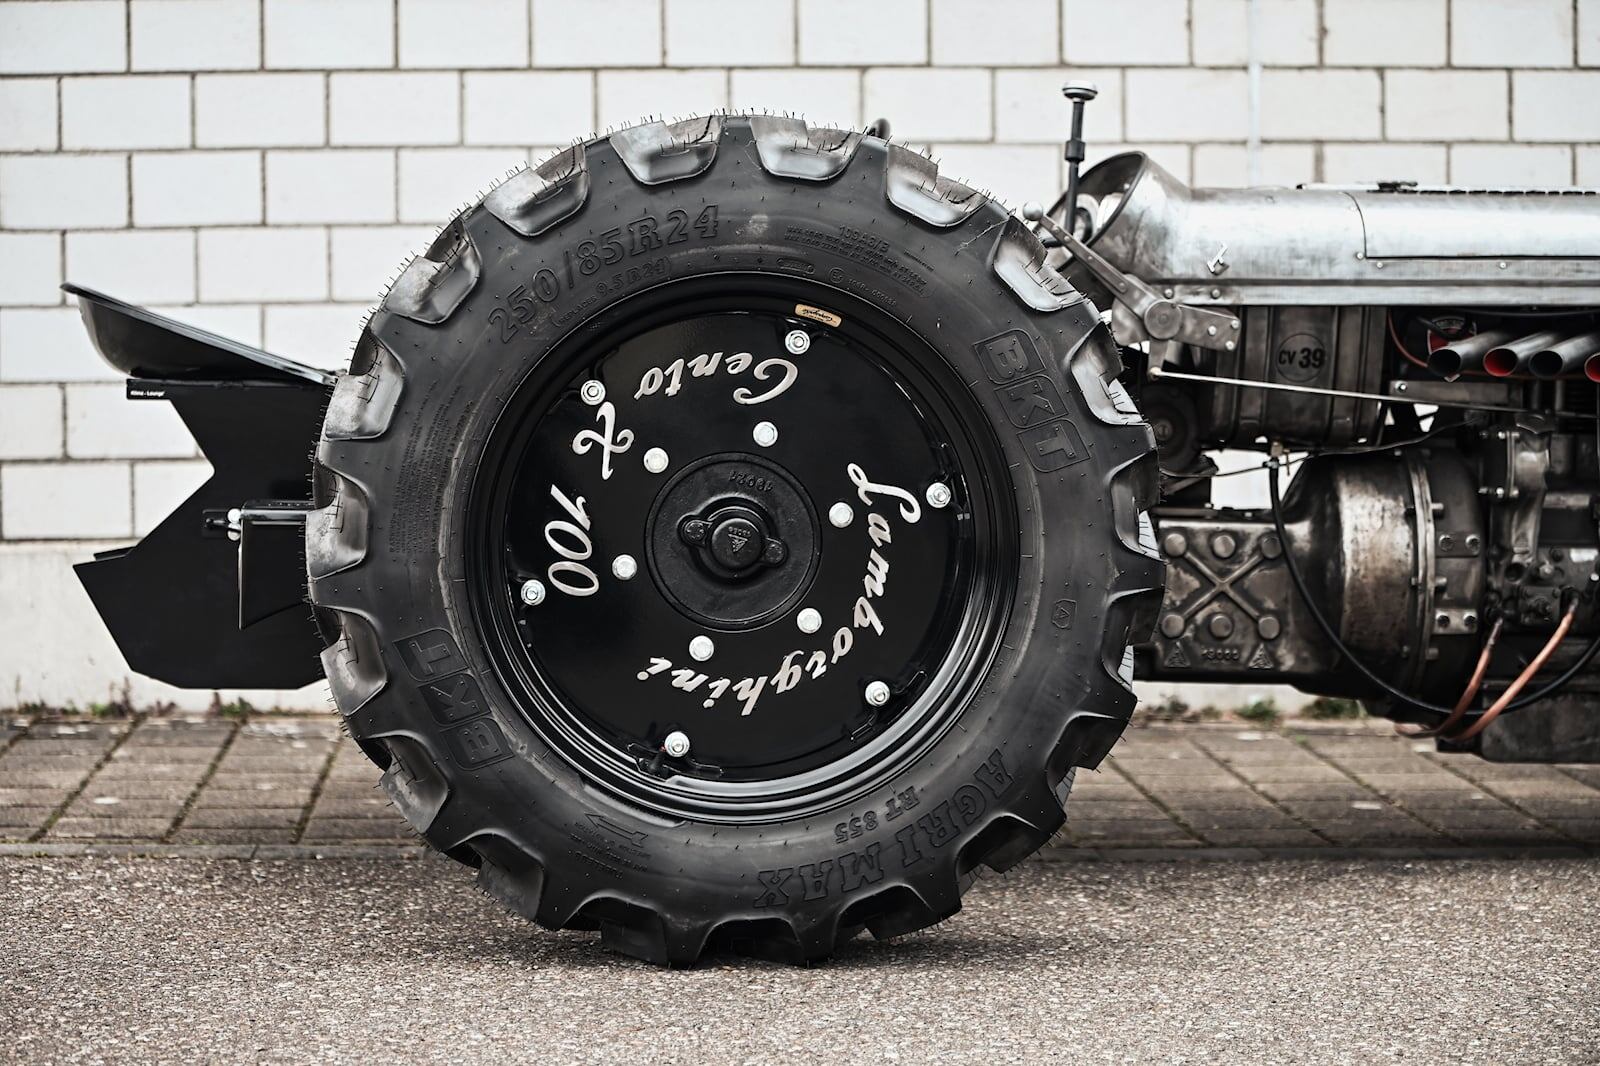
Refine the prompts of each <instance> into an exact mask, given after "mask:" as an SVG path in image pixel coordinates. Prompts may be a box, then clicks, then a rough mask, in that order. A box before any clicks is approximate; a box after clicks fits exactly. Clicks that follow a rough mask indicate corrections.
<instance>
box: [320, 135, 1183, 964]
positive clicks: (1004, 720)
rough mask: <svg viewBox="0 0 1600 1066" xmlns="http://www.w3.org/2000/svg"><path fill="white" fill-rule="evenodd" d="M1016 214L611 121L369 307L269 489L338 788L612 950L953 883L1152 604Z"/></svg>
mask: <svg viewBox="0 0 1600 1066" xmlns="http://www.w3.org/2000/svg"><path fill="white" fill-rule="evenodd" d="M1043 261H1044V252H1043V249H1042V248H1041V247H1040V245H1039V243H1038V242H1037V241H1036V240H1035V238H1034V237H1033V236H1032V234H1031V233H1029V231H1028V230H1027V228H1026V227H1025V226H1024V225H1023V224H1022V223H1021V222H1020V221H1019V220H1018V219H1016V218H1015V217H1013V216H1012V215H1010V214H1009V213H1008V212H1007V211H1005V210H1004V209H1003V208H1001V207H1000V206H999V205H997V204H996V203H994V202H993V201H991V200H989V199H987V198H985V197H984V196H982V195H980V194H978V193H976V192H974V191H972V190H971V189H969V188H967V187H965V186H963V185H960V184H958V183H956V182H953V181H951V180H949V179H947V178H944V177H941V176H939V175H938V173H937V171H936V168H935V167H934V165H933V164H932V163H931V162H930V161H929V160H927V159H925V158H924V157H922V156H920V155H918V154H916V153H914V152H911V151H909V150H907V149H905V148H902V147H898V146H895V145H891V144H888V143H885V142H884V141H882V140H879V139H877V138H874V137H869V136H865V135H861V134H857V133H852V132H848V131H839V130H826V129H812V128H810V127H808V126H806V125H805V124H804V123H802V122H800V121H798V120H793V119H786V118H775V117H767V116H756V117H748V118H746V117H733V116H718V117H710V118H700V119H693V120H688V121H684V122H678V123H674V124H671V125H667V124H663V123H651V124H647V125H641V126H636V127H632V128H629V129H624V130H621V131H619V132H616V133H613V134H611V135H610V136H609V137H604V138H597V139H594V140H591V141H588V142H587V143H583V144H578V145H575V146H574V147H572V148H571V149H569V150H566V151H564V152H562V153H560V154H559V155H557V156H556V157H555V158H553V159H551V160H549V161H548V162H546V163H545V164H543V165H542V166H540V167H539V168H538V169H536V170H530V171H526V172H522V173H519V174H517V175H515V176H513V177H511V178H510V179H508V180H507V181H505V182H504V183H502V184H501V185H499V186H498V187H497V188H495V189H494V190H493V191H491V192H490V193H489V194H488V195H487V196H486V197H484V199H483V201H482V202H481V203H479V204H478V205H477V206H475V207H473V208H471V209H469V210H467V211H466V212H464V213H463V214H462V215H461V216H460V217H458V218H457V219H456V220H455V221H454V222H453V223H451V224H450V226H448V227H447V228H446V229H445V231H444V232H443V234H442V235H441V236H440V238H439V239H438V240H437V241H436V242H435V243H434V245H433V246H432V247H431V248H430V249H429V250H428V251H427V252H426V253H425V256H424V257H423V258H420V259H418V260H416V261H414V262H413V263H412V264H411V265H410V266H408V267H407V268H406V270H405V271H404V272H403V273H402V275H401V276H400V278H399V280H398V281H397V282H396V284H395V285H394V286H393V288H392V289H391V290H390V292H389V293H388V295H387V296H386V298H385V299H384V301H383V303H382V306H381V308H380V309H379V310H378V311H377V312H376V313H375V314H374V315H373V317H372V319H371V321H370V322H369V324H368V326H367V328H366V330H365V331H364V333H363V335H362V337H361V339H360V342H359V344H358V346H357V350H356V355H355V359H354V361H353V364H352V366H351V369H350V372H349V373H348V374H347V375H346V376H345V377H344V378H343V379H342V380H341V381H340V383H339V385H338V386H337V388H336V390H335V394H334V398H333V401H332V403H331V405H330V407H329V410H328V414H327V420H326V425H325V427H324V430H323V435H322V440H321V443H320V445H319V447H318V451H317V493H318V502H319V503H320V504H321V506H320V508H319V509H318V510H317V511H316V512H314V514H313V515H312V517H311V520H310V521H309V522H308V528H307V563H308V568H309V574H310V595H311V599H312V601H313V603H314V604H315V606H316V608H317V611H318V616H319V619H320V620H321V622H322V624H323V626H324V629H325V631H326V633H327V635H328V638H329V646H328V649H327V651H326V652H325V654H324V666H325V669H326V672H327V675H328V678H329V681H330V683H331V685H332V689H333V693H334V696H335V699H336V700H337V702H338V705H339V708H340V710H341V711H342V712H343V715H344V717H345V720H346V722H347V723H348V726H349V729H350V731H351V733H352V734H353V736H354V737H355V738H356V739H357V740H358V741H359V742H360V743H361V745H362V746H363V748H364V749H365V750H366V751H367V753H368V754H369V755H371V756H372V758H373V759H374V760H375V761H376V762H377V763H378V764H379V765H380V766H382V767H383V768H384V773H383V787H384V788H385V789H386V790H387V792H388V794H389V796H390V797H391V798H392V799H393V801H394V803H395V804H396V806H397V807H398V808H399V810H400V811H401V813H402V814H404V816H405V817H406V819H407V820H408V821H409V822H410V823H411V824H412V825H413V826H414V827H415V828H416V829H417V831H418V832H419V833H421V834H422V835H423V836H425V837H426V838H427V840H428V841H429V842H430V843H431V844H432V845H433V846H435V847H437V848H439V849H440V850H442V851H444V852H446V853H448V854H450V855H452V856H454V857H456V858H458V859H460V860H462V861H463V862H466V863H468V864H470V865H472V866H475V867H477V868H478V871H479V873H478V877H479V880H480V882H481V884H482V885H483V887H484V888H485V889H486V890H487V891H489V892H490V893H491V894H493V895H494V896H496V897H497V898H499V899H501V900H503V901H504V902H506V903H507V904H509V905H510V906H511V907H513V908H514V909H516V910H517V911H519V912H521V913H523V914H525V915H527V916H528V917H529V918H531V919H533V920H535V921H536V922H538V923H539V924H541V925H543V926H546V927H548V928H551V929H563V928H580V929H598V930H599V931H600V932H601V935H602V940H603V943H605V944H606V945H607V946H610V947H613V948H615V949H618V950H621V951H624V952H627V953H629V954H632V955H636V956H639V957H641V958H645V959H649V960H653V961H656V962H664V963H687V962H692V961H693V960H695V959H697V958H698V957H700V955H701V954H702V953H703V952H704V951H705V950H707V948H708V947H731V948H736V949H741V950H749V951H755V952H759V953H763V954H778V955H783V956H788V957H791V958H794V959H797V960H813V959H818V958H821V957H824V956H826V955H828V954H829V953H831V952H832V951H833V950H834V949H835V948H836V946H837V945H838V944H840V943H841V942H842V941H843V940H845V939H846V938H848V937H850V936H852V935H854V934H856V933H857V932H859V931H860V930H861V929H863V928H865V929H867V930H870V931H871V932H872V933H873V934H875V935H877V936H880V937H881V936H890V935H895V934H899V933H905V932H909V931H911V930H914V929H920V928H922V927H925V926H928V925H931V924H933V923H935V922H938V921H940V920H941V919H943V918H945V917H947V916H949V915H951V914H953V913H954V912H955V911H956V910H958V909H959V906H960V897H961V891H962V889H963V888H964V887H965V885H966V884H967V883H968V882H969V881H970V880H971V878H972V877H973V876H974V875H975V873H976V872H977V870H978V869H979V867H988V868H991V869H995V870H1003V869H1005V868H1007V867H1009V866H1011V865H1013V864H1015V863H1017V862H1019V861H1021V860H1022V859H1023V858H1025V857H1026V856H1028V855H1030V854H1031V853H1032V852H1034V851H1035V850H1036V849H1038V848H1039V847H1040V846H1041V845H1043V844H1044V843H1045V842H1046V841H1047V840H1048V839H1049V838H1050V836H1051V835H1052V834H1053V833H1054V832H1055V831H1056V830H1057V829H1058V828H1059V827H1060V826H1061V824H1062V819H1063V814H1062V802H1063V801H1064V799H1065V796H1066V791H1067V788H1068V787H1069V786H1070V782H1071V777H1072V772H1073V769H1074V768H1075V767H1080V766H1093V765H1095V764H1097V763H1098V762H1099V761H1100V759H1101V758H1102V757H1103V756H1104V755H1105V753H1106V751H1107V749H1108V748H1109V747H1110V745H1111V744H1112V743H1113V742H1114V741H1115V740H1116V738H1117V737H1118V735H1119V734H1120V732H1121V730H1122V727H1123V725H1124V723H1125V722H1126V720H1127V718H1128V715H1129V713H1130V711H1131V708H1132V699H1133V698H1132V693H1131V691H1130V689H1129V687H1128V683H1129V680H1130V673H1131V665H1130V664H1131V657H1130V653H1129V651H1128V645H1129V642H1130V641H1131V640H1137V639H1142V638H1143V636H1144V635H1145V633H1146V627H1147V625H1148V621H1149V616H1150V614H1151V612H1152V611H1153V610H1154V607H1155V605H1156V603H1157V602H1158V600H1159V594H1160V593H1159V589H1160V575H1161V565H1160V562H1159V559H1158V558H1157V557H1156V555H1155V553H1154V550H1153V546H1152V545H1151V544H1150V534H1149V523H1148V520H1147V518H1146V517H1145V509H1146V508H1148V507H1149V506H1150V505H1151V504H1152V503H1153V502H1154V486H1155V467H1154V462H1153V460H1154V448H1153V440H1152V437H1151V434H1150V431H1149V429H1148V427H1147V426H1146V425H1145V424H1144V423H1143V422H1142V421H1141V420H1140V418H1139V416H1138V414H1137V413H1136V412H1135V411H1134V410H1133V408H1132V405H1131V404H1130V403H1129V402H1128V400H1127V396H1126V394H1125V393H1124V392H1123V390H1122V389H1121V387H1120V385H1119V384H1118V383H1117V381H1116V376H1117V374H1118V373H1120V371H1121V364H1120V361H1119V358H1118V353H1117V349H1116V347H1115V345H1114V343H1113V342H1112V340H1111V337H1110V334H1109V333H1108V331H1107V330H1106V328H1105V327H1104V326H1103V325H1101V324H1100V322H1099V320H1098V318H1097V315H1096V312H1095V309H1094V308H1093V307H1092V306H1091V305H1090V304H1089V303H1088V302H1087V301H1086V300H1085V299H1083V298H1082V297H1081V296H1080V295H1079V294H1077V293H1076V292H1074V291H1073V290H1072V289H1071V288H1070V287H1069V286H1068V285H1067V284H1066V283H1065V282H1064V281H1063V280H1062V279H1061V278H1060V277H1059V276H1058V275H1056V274H1055V273H1054V272H1052V271H1050V270H1049V269H1048V268H1046V267H1045V266H1044V265H1043Z"/></svg>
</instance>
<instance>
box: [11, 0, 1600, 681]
mask: <svg viewBox="0 0 1600 1066" xmlns="http://www.w3.org/2000/svg"><path fill="white" fill-rule="evenodd" d="M1249 11H1250V0H1140V2H1139V3H1137V4H1118V3H1114V2H1112V0H989V2H986V3H976V2H973V0H873V2H871V3H864V2H862V0H583V2H579V0H474V2H472V3H470V4H467V3H462V2H461V0H0V540H6V539H12V540H27V541H40V540H43V541H52V540H56V539H59V538H126V537H128V536H130V535H132V534H133V533H135V532H143V531H145V530H148V529H150V528H151V527H152V526H153V525H154V524H155V523H156V522H158V521H160V519H161V517H162V515H163V514H164V513H165V512H166V510H167V509H169V508H170V507H171V506H172V505H173V504H174V503H176V502H177V501H178V500H180V499H182V498H183V496H184V495H186V494H187V493H188V492H190V491H192V489H193V488H194V486H195V485H197V484H198V483H199V482H200V480H202V479H203V478H204V476H205V471H206V466H205V464H204V462H203V461H201V460H198V459H196V458H194V449H193V444H192V442H191V441H190V440H189V438H188V436H187V434H185V433H184V431H183V429H182V427H181V426H180V425H179V424H178V422H177V420H176V419H175V418H174V417H173V416H172V412H171V411H170V410H168V409H166V408H165V407H164V406H163V405H160V404H144V403H127V402H125V401H124V400H123V399H122V398H121V387H120V384H119V383H118V379H117V375H116V373H115V372H114V371H112V370H110V369H109V368H108V367H106V366H105V365H104V364H102V363H101V362H100V361H99V359H98V358H97V357H96V356H95V355H94V353H93V351H92V349H91V348H90V346H89V344H88V341H87V339H86V337H85V335H84V332H83V328H82V324H81V322H80V320H79V318H78V314H77V311H76V309H75V308H74V307H72V306H71V305H70V303H69V302H68V301H65V300H64V299H63V298H62V296H61V294H60V292H59V286H60V284H61V282H62V281H63V280H72V281H76V282H80V283H85V284H89V285H93V286H96V287H100V288H105V289H107V290H109V291H111V292H113V293H114V294H116V295H119V296H123V297H125V298H131V299H134V300H137V301H141V302H146V303H149V304H151V305H153V306H155V307H156V308H157V309H159V310H161V311H162V312H163V313H167V314H172V315H174V316H176V317H179V318H181V319H183V320H185V321H189V322H193V323H195V324H197V325H200V326H203V327H204V328H207V329H212V330H215V331H218V332H221V333H224V334H227V335H229V336H233V337H237V338H238V339H240V340H243V341H245V342H247V343H253V344H265V345H266V346H267V347H269V348H272V349H274V350H277V351H280V352H282V353H283V354H285V355H289V356H294V357H298V358H303V359H306V360H308V361H311V362H314V363H316V364H318V365H320V366H327V367H337V366H340V365H342V362H343V361H344V360H345V359H347V358H348V354H349V350H350V344H351V341H352V339H353V336H354V333H355V331H356V328H357V326H358V324H359V322H360V321H361V318H362V316H363V315H364V314H365V313H366V308H367V307H368V306H370V304H371V302H372V301H373V299H374V298H375V297H376V296H377V294H378V293H379V292H381V291H382V289H383V287H384V285H385V284H386V283H387V282H388V281H389V280H390V279H392V277H393V276H394V274H395V272H396V270H397V269H398V268H399V266H400V264H401V263H402V262H403V261H404V260H405V259H406V258H407V257H408V256H409V255H410V254H412V253H414V252H416V251H418V250H420V249H421V248H422V247H423V246H424V245H426V243H427V242H428V240H429V239H430V238H431V237H432V235H433V234H434V233H435V232H437V227H438V226H439V225H440V224H441V223H442V222H444V221H446V220H447V219H448V218H449V217H450V215H451V214H452V213H453V212H454V211H456V210H457V209H458V208H459V207H461V206H462V205H463V204H464V203H466V202H469V201H470V200H472V199H473V198H475V197H476V196H478V195H479V194H480V193H481V192H482V191H483V190H484V189H485V188H486V187H487V186H488V185H489V184H490V183H491V182H493V181H495V180H496V179H498V178H500V177H503V176H504V175H505V173H506V172H507V171H508V170H510V169H512V168H515V167H518V166H521V165H524V164H525V163H527V162H528V161H529V160H537V159H539V158H541V157H543V156H544V155H546V154H548V153H549V152H550V151H551V150H552V148H553V146H558V145H561V144H563V143H565V142H567V141H569V140H570V139H572V138H574V137H578V136H583V135H585V134H587V133H589V132H590V131H592V130H595V129H602V130H603V129H605V128H606V127H608V126H611V125H615V124H619V123H625V122H632V121H636V120H638V119H639V118H641V117H643V116H646V115H669V116H671V115H679V114H687V113H690V112H703V111H706V110H708V109H714V108H719V107H725V106H731V107H737V108H767V109H773V110H783V111H796V112H800V113H803V114H806V115H808V116H809V117H812V118H814V119H818V120H823V121H829V122H836V123H853V124H860V123H864V122H866V121H869V120H870V119H872V118H874V117H876V116H877V115H880V114H883V115H887V116H888V117H889V118H890V119H891V121H892V122H893V123H894V127H895V131H896V135H897V136H900V137H905V138H908V139H910V140H912V141H913V142H915V143H918V144H921V145H926V146H929V147H931V149H932V151H933V152H934V154H935V155H937V156H939V157H941V159H942V160H943V163H944V166H945V168H946V169H947V170H948V171H950V172H952V173H954V174H957V175H958V176H964V177H966V178H968V179H970V180H971V181H972V182H973V183H974V184H977V185H980V186H983V187H987V188H989V189H991V190H992V191H994V192H995V193H996V194H998V195H1000V196H1001V197H1003V198H1004V199H1005V200H1007V201H1008V202H1011V203H1018V202H1020V201H1023V200H1027V199H1047V198H1050V197H1053V196H1054V195H1055V194H1056V192H1057V191H1058V189H1059V186H1060V182H1061V176H1062V162H1061V146H1060V139H1061V136H1062V135H1063V133H1064V131H1065V127H1066V123H1067V119H1068V114H1069V109H1068V107H1067V104H1066V102H1065V101H1064V100H1063V99H1062V97H1061V94H1060V86H1061V83H1062V82H1063V81H1065V80H1067V79H1069V78H1086V79H1089V80H1092V81H1094V82H1096V83H1098V84H1099V86H1100V89H1101V95H1100V98H1099V100H1097V101H1096V102H1095V103H1094V104H1093V105H1091V107H1090V109H1089V117H1088V126H1087V137H1088V140H1089V142H1090V155H1091V160H1092V159H1097V158H1103V157H1105V156H1106V155H1109V154H1111V153H1113V152H1116V151H1123V150H1127V149H1129V148H1134V147H1137V148H1139V149H1141V150H1144V151H1148V152H1150V153H1151V154H1152V155H1153V156H1155V158H1156V159H1157V160H1158V161H1160V162H1161V163H1162V165H1163V166H1166V167H1167V168H1168V169H1170V170H1172V171H1173V172H1174V173H1175V174H1177V175H1178V176H1180V177H1182V178H1185V179H1192V180H1195V181H1197V182H1201V183H1208V184H1224V185H1228V184H1240V183H1243V182H1244V181H1245V180H1246V179H1247V176H1248V175H1249V174H1250V173H1251V172H1252V160H1251V158H1250V156H1249V153H1248V151H1247V149H1246V144H1245V142H1246V138H1247V136H1248V134H1249V131H1250V128H1251V125H1250V116H1249V112H1248V103H1249V89H1248V77H1247V74H1246V64H1247V62H1248V60H1249V40H1248V35H1247V27H1248V25H1249ZM1258 14H1259V18H1258V20H1257V24H1256V29H1257V35H1258V37H1257V39H1258V43H1259V52H1258V55H1259V59H1260V61H1261V63H1262V66H1263V71H1262V75H1261V111H1260V114H1259V116H1258V119H1259V123H1258V128H1259V130H1260V133H1261V136H1262V138H1263V143H1262V145H1261V148H1260V150H1259V154H1258V155H1257V157H1256V158H1255V160H1254V165H1255V172H1257V173H1259V174H1260V175H1261V177H1262V178H1263V179H1264V180H1266V181H1269V182H1273V183H1284V184H1292V183H1295V182H1300V181H1363V180H1367V181H1370V180H1376V179H1383V178H1414V179H1417V180H1420V181H1425V182H1445V181H1450V182H1457V183H1462V184H1467V185H1516V184H1526V185H1549V186H1561V185H1568V184H1572V183H1574V182H1578V183H1582V184H1588V185H1600V104H1597V103H1596V101H1600V0H1259V7H1258ZM62 543H67V542H66V541H62ZM71 543H74V544H76V543H77V541H76V540H73V541H72V542H71ZM46 547H48V546H46ZM28 550H30V551H31V550H32V548H28ZM21 558H23V555H21V554H16V553H12V554H10V555H6V554H3V553H0V588H14V587H15V586H16V584H17V582H18V581H20V580H22V579H21V578H18V577H17V574H18V573H21V571H20V570H18V571H16V572H15V573H10V572H5V570H4V568H5V567H6V566H7V565H9V564H8V562H7V560H12V559H18V560H20V559H21ZM29 558H30V559H31V558H33V556H29ZM17 565H18V566H21V564H20V563H18V564H17ZM29 565H32V564H31V563H30V564H29ZM29 572H30V573H32V572H33V571H29ZM29 580H31V579H29ZM8 582H9V584H8ZM100 647H101V651H103V645H102V646H100ZM97 654H98V653H97ZM104 659H105V657H104V656H103V655H101V657H100V658H99V659H96V660H95V662H96V664H98V665H94V666H93V667H92V669H95V670H101V671H105V670H108V669H118V668H119V667H114V666H105V665H104V664H103V661H104ZM84 668H85V669H90V668H91V667H88V666H86V667H84ZM13 681H14V679H12V678H10V677H9V676H6V674H5V671H4V670H0V692H8V691H13V690H15V684H14V683H13ZM3 703H4V699H3V698H0V704H3Z"/></svg>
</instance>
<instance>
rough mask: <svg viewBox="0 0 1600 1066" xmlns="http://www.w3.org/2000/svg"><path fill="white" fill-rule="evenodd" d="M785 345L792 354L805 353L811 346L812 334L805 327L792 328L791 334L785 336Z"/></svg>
mask: <svg viewBox="0 0 1600 1066" xmlns="http://www.w3.org/2000/svg"><path fill="white" fill-rule="evenodd" d="M783 346H784V347H785V348H787V349H789V354H791V355H804V354H806V351H807V350H808V349H809V348H810V347H811V334H809V333H807V332H806V331H805V330H803V329H791V330H790V331H789V335H788V336H787V337H785V338H783Z"/></svg>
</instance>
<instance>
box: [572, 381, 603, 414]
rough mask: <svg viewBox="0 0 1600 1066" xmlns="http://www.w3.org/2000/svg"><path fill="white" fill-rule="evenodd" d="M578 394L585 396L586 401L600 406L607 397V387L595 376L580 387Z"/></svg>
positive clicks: (593, 405) (594, 405)
mask: <svg viewBox="0 0 1600 1066" xmlns="http://www.w3.org/2000/svg"><path fill="white" fill-rule="evenodd" d="M578 395H580V396H582V397H583V402H584V403H586V404H588V405H589V406H591V407H598V406H600V404H601V403H602V402H603V401H604V400H605V398H606V387H605V386H604V385H602V384H601V383H600V382H599V381H598V380H596V379H595V378H590V379H589V380H588V381H585V382H584V383H583V386H582V387H581V388H579V389H578Z"/></svg>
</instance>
